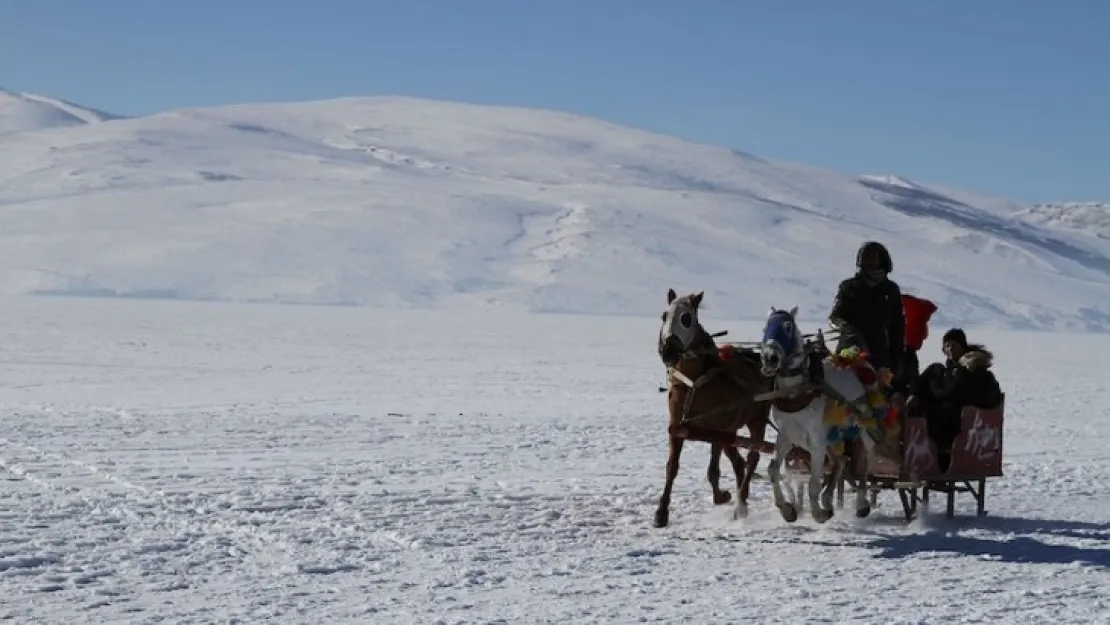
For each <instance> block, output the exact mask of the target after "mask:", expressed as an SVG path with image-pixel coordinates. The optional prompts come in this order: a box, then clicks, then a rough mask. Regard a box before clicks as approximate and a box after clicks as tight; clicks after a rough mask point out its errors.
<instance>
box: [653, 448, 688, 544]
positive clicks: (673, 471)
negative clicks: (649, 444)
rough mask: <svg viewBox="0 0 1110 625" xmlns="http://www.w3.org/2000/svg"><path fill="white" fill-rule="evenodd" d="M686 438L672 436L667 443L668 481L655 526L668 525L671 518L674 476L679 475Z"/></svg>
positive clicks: (656, 510) (660, 501)
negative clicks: (679, 465)
mask: <svg viewBox="0 0 1110 625" xmlns="http://www.w3.org/2000/svg"><path fill="white" fill-rule="evenodd" d="M683 442H684V439H681V438H677V437H675V436H672V437H670V442H669V443H668V445H667V448H668V452H669V453H668V455H667V482H666V484H665V485H664V486H663V495H662V496H660V497H659V507H657V508H656V509H655V527H666V526H667V524H668V523H669V522H670V518H671V510H670V508H671V487H672V486H674V478H675V477H677V476H678V458H679V456H681V455H682V443H683Z"/></svg>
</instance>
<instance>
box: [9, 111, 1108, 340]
mask: <svg viewBox="0 0 1110 625" xmlns="http://www.w3.org/2000/svg"><path fill="white" fill-rule="evenodd" d="M4 97H5V98H7V99H6V100H5V102H8V101H9V100H12V99H13V96H11V94H5V96H4ZM14 99H16V100H18V102H23V103H26V102H39V103H43V102H48V103H49V102H55V101H52V100H48V99H45V98H38V97H37V96H27V95H20V96H14ZM69 106H72V105H69ZM74 108H76V107H74ZM11 110H13V107H12V105H11V104H10V102H9V103H8V104H5V105H2V108H0V128H20V129H22V132H18V133H15V134H9V135H7V136H5V137H4V138H3V140H0V163H2V164H0V261H2V262H0V291H3V292H7V293H67V294H98V295H114V296H127V297H173V298H189V299H215V300H248V301H263V302H296V303H316V304H354V305H374V306H398V307H410V306H411V307H425V306H427V307H452V306H509V307H520V308H526V309H530V310H541V311H569V312H588V313H633V314H646V315H655V314H657V313H658V312H659V311H660V310H661V309H662V307H663V305H664V302H665V299H664V295H665V293H666V290H667V288H668V287H674V288H676V289H678V290H680V291H687V290H702V289H704V290H705V291H706V292H707V300H706V303H707V305H708V306H710V307H711V308H712V309H713V310H714V313H713V314H714V315H715V316H720V317H751V316H761V315H763V314H764V312H765V311H766V309H767V307H768V306H770V305H771V304H775V305H778V306H787V305H793V304H795V303H797V304H800V305H801V307H802V310H803V314H804V316H805V318H806V319H807V324H808V325H809V326H810V327H815V324H817V323H821V322H823V320H824V318H825V316H826V314H827V311H828V308H829V306H830V304H831V301H832V296H833V293H834V291H835V288H836V285H837V282H838V281H839V280H841V279H842V278H844V277H846V276H847V275H849V274H850V273H851V272H852V271H853V265H854V256H855V251H856V249H857V247H858V246H859V244H860V243H861V242H862V241H864V240H867V239H872V238H874V239H878V240H881V241H883V242H884V243H886V244H887V245H888V246H889V247H890V249H891V251H892V253H893V255H894V262H895V272H894V275H893V277H894V278H895V279H896V280H897V281H899V283H901V284H902V285H903V288H904V289H905V290H907V291H912V292H916V293H920V294H923V295H925V296H927V297H930V298H933V299H934V300H935V301H937V302H938V304H939V305H940V308H941V312H940V314H939V319H938V322H939V323H959V324H968V325H972V324H1004V325H1010V326H1018V327H1036V328H1060V329H1063V328H1072V329H1092V328H1097V329H1106V328H1108V327H1110V249H1108V248H1107V246H1106V240H1105V239H1100V238H1098V237H1097V236H1092V235H1091V234H1089V233H1087V232H1084V231H1082V228H1083V227H1084V226H1083V225H1082V222H1081V221H1074V222H1072V221H1068V222H1067V224H1068V226H1067V227H1062V226H1061V222H1060V220H1058V219H1057V220H1055V221H1053V220H1049V219H1047V218H1042V217H1040V216H1035V215H1031V214H1025V213H1020V211H1022V210H1024V209H1025V208H1026V207H1021V206H1017V205H1014V204H1012V203H1009V202H1006V201H1005V200H1001V199H994V198H980V197H977V196H975V195H973V194H969V193H965V192H959V191H944V190H940V189H935V188H929V187H925V186H922V185H918V184H915V183H913V182H912V181H909V180H906V179H903V178H899V177H895V176H864V177H854V176H851V175H846V174H842V173H837V172H832V171H825V170H820V169H815V168H812V167H805V166H801V165H795V164H790V163H782V162H776V161H770V160H767V159H762V158H759V157H756V156H752V155H749V154H744V153H740V152H736V151H729V150H725V149H719V148H715V147H708V146H704V145H698V144H694V143H690V142H687V141H683V140H680V139H676V138H672V137H667V136H660V135H656V134H651V133H648V132H643V131H639V130H634V129H630V128H625V127H621V126H618V125H614V124H610V123H606V122H602V121H599V120H596V119H591V118H585V117H580V116H575V115H569V114H564V113H557V112H551V111H544V110H528V109H520V108H507V107H492V106H476V105H467V104H458V103H450V102H440V101H430V100H419V99H411V98H400V97H380V98H345V99H337V100H329V101H321V102H303V103H293V104H284V103H283V104H250V105H246V104H244V105H237V106H227V107H220V108H210V109H198V110H182V111H173V112H167V113H162V114H158V115H153V116H150V117H142V118H131V119H111V117H110V116H98V115H92V116H90V117H88V118H82V119H84V120H85V121H86V122H103V123H80V124H78V123H76V122H75V123H72V124H71V123H61V122H60V121H58V120H57V119H56V120H54V122H52V123H47V122H50V119H49V116H45V114H44V117H42V118H40V122H39V123H38V126H35V125H34V124H29V123H28V122H27V121H26V120H27V118H28V116H29V115H30V114H29V113H27V112H26V111H27V110H28V109H26V108H25V107H23V105H22V104H20V105H19V106H15V108H14V110H15V111H16V112H15V113H14V114H12V113H10V111H11ZM54 110H57V111H64V109H62V108H60V107H54ZM79 110H81V111H87V109H79ZM21 111H22V112H21ZM69 112H70V113H72V111H69ZM74 115H75V116H76V117H78V118H80V115H79V114H76V113H74ZM59 116H61V113H59ZM32 117H33V116H32ZM43 119H45V120H46V121H41V120H43ZM58 119H61V117H59V118H58ZM104 120H109V121H104ZM1030 210H1032V209H1030ZM1038 215H1039V214H1038ZM1102 223H1105V222H1102Z"/></svg>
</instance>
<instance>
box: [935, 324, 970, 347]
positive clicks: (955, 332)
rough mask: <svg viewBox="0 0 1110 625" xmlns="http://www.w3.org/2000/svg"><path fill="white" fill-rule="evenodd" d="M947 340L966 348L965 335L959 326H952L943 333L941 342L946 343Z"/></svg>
mask: <svg viewBox="0 0 1110 625" xmlns="http://www.w3.org/2000/svg"><path fill="white" fill-rule="evenodd" d="M949 341H952V342H953V343H957V344H958V345H959V346H960V347H963V348H964V349H967V335H966V334H964V331H963V330H961V329H960V328H952V329H951V330H949V331H947V332H945V333H944V338H943V339H941V342H942V343H947V342H949Z"/></svg>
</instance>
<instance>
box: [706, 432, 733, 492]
mask: <svg viewBox="0 0 1110 625" xmlns="http://www.w3.org/2000/svg"><path fill="white" fill-rule="evenodd" d="M722 451H724V445H722V444H720V443H710V449H709V470H708V471H706V473H705V478H706V479H707V480H709V485H710V486H712V487H713V503H714V504H716V505H718V506H719V505H721V504H725V503H728V502H729V501H732V493H730V492H728V491H727V490H721V452H722ZM730 460H731V458H730Z"/></svg>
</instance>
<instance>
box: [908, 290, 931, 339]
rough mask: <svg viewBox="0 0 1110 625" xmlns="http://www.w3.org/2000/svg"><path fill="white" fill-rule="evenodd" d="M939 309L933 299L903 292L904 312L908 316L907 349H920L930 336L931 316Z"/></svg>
mask: <svg viewBox="0 0 1110 625" xmlns="http://www.w3.org/2000/svg"><path fill="white" fill-rule="evenodd" d="M936 311H937V305H936V304H934V303H932V302H931V301H929V300H927V299H924V298H921V297H914V296H913V295H910V294H908V293H903V294H902V313H903V314H904V315H905V317H906V349H912V350H914V351H917V350H920V349H921V346H922V345H924V344H925V339H926V338H928V336H929V318H930V317H932V316H933V313H935V312H936Z"/></svg>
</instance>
